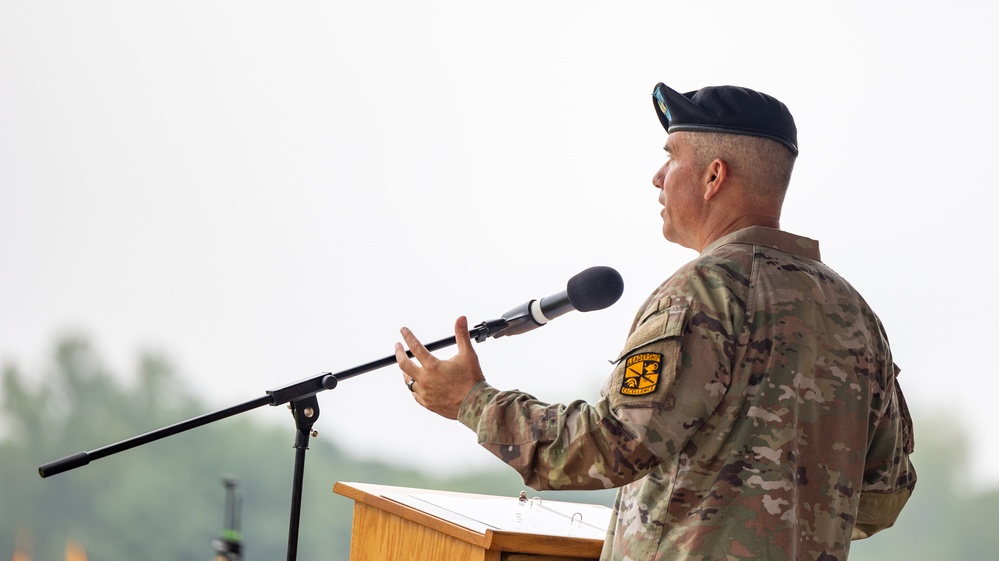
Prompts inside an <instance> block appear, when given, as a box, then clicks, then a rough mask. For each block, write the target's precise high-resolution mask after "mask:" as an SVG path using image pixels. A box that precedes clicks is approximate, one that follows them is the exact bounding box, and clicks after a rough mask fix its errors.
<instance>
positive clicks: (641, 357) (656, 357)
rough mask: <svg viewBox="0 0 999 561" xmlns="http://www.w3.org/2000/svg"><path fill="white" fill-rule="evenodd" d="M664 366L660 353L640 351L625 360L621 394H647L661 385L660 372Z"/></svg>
mask: <svg viewBox="0 0 999 561" xmlns="http://www.w3.org/2000/svg"><path fill="white" fill-rule="evenodd" d="M662 366H663V355H662V354H660V353H638V354H633V355H631V356H629V357H628V358H627V359H626V360H625V361H624V378H623V380H622V382H621V395H647V394H650V393H652V392H654V391H656V388H658V387H659V372H660V371H661V370H662Z"/></svg>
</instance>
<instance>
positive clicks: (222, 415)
mask: <svg viewBox="0 0 999 561" xmlns="http://www.w3.org/2000/svg"><path fill="white" fill-rule="evenodd" d="M507 325H508V322H507V320H504V319H497V320H490V321H486V322H483V323H480V324H479V325H476V326H475V328H473V329H471V330H469V332H468V334H469V336H471V337H472V338H473V339H475V341H476V342H478V343H481V342H483V341H485V340H486V339H487V338H489V337H490V335H494V334H496V333H498V332H501V331H502V330H503V329H505V328H506V326H507ZM456 343H457V339H456V338H455V337H453V336H452V337H449V338H447V339H441V340H440V341H434V342H433V343H429V344H427V345H424V346H425V347H426V348H427V350H428V351H435V350H438V349H443V348H444V347H449V346H451V345H454V344H456ZM406 355H407V356H409V357H410V358H412V357H413V353H412V352H411V351H406ZM394 363H395V355H392V356H387V357H385V358H382V359H379V360H375V361H372V362H369V363H367V364H362V365H360V366H355V367H354V368H351V369H348V370H344V371H342V372H339V373H336V374H332V373H330V372H323V373H321V374H318V375H316V376H313V377H312V378H306V379H305V380H300V381H298V382H295V383H293V384H289V385H287V386H284V387H280V388H277V389H273V390H268V391H267V395H265V396H261V397H258V398H257V399H253V400H250V401H247V402H245V403H241V404H239V405H235V406H233V407H229V408H226V409H220V410H218V411H215V412H213V413H208V414H206V415H201V416H199V417H194V418H192V419H188V420H186V421H182V422H180V423H176V424H173V425H169V426H166V427H163V428H160V429H157V430H154V431H151V432H147V433H145V434H141V435H138V436H135V437H132V438H129V439H126V440H122V441H120V442H117V443H115V444H111V445H108V446H104V447H102V448H98V449H96V450H91V451H90V452H80V453H78V454H73V455H71V456H66V457H65V458H61V459H59V460H55V461H52V462H49V463H47V464H43V465H41V466H39V468H38V475H40V476H42V477H43V478H45V477H49V476H52V475H56V474H59V473H63V472H66V471H69V470H72V469H76V468H78V467H83V466H85V465H87V464H89V463H90V462H92V461H94V460H99V459H101V458H105V457H107V456H111V455H113V454H117V453H119V452H124V451H125V450H130V449H132V448H135V447H138V446H142V445H143V444H148V443H150V442H154V441H156V440H160V439H163V438H166V437H169V436H173V435H175V434H179V433H182V432H185V431H188V430H191V429H193V428H196V427H200V426H203V425H207V424H209V423H214V422H215V421H220V420H222V419H226V418H228V417H232V416H234V415H238V414H240V413H245V412H247V411H250V410H253V409H256V408H258V407H262V406H264V405H271V406H277V405H281V404H283V403H287V404H288V408H289V409H291V412H292V415H293V416H294V418H295V429H296V432H295V468H294V475H293V478H292V489H291V515H290V518H289V524H288V556H287V560H288V561H295V560H296V559H297V557H298V533H299V525H300V522H301V515H302V481H303V479H304V476H305V452H306V451H307V450H308V449H309V438H310V437H312V436H316V435H317V434H318V433H317V432H315V431H314V430H313V429H312V426H313V425H314V424H315V423H316V421H317V420H318V419H319V400H318V399H317V398H316V394H318V393H319V392H322V391H325V390H332V389H333V388H335V387H337V384H338V383H339V382H340V381H342V380H346V379H348V378H353V377H354V376H358V375H360V374H364V373H365V372H370V371H372V370H376V369H379V368H383V367H385V366H389V365H391V364H394Z"/></svg>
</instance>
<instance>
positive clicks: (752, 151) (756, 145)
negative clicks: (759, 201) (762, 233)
mask: <svg viewBox="0 0 999 561" xmlns="http://www.w3.org/2000/svg"><path fill="white" fill-rule="evenodd" d="M687 138H688V140H689V143H690V146H691V147H692V148H693V151H694V158H695V162H696V164H697V166H698V167H701V168H703V167H704V166H706V165H708V163H709V162H711V160H713V159H715V158H721V159H722V160H724V162H725V163H726V164H728V167H729V170H730V171H731V173H732V174H733V175H734V176H735V177H737V178H739V179H740V181H741V183H743V184H744V185H746V187H747V189H749V192H750V194H752V195H754V196H757V197H766V198H769V199H771V200H773V201H775V202H776V203H777V204H782V203H783V201H784V195H785V193H787V187H788V185H789V184H790V183H791V171H792V170H793V169H794V161H795V156H794V154H792V153H791V151H790V150H788V149H787V147H786V146H784V145H783V144H781V143H780V142H777V141H775V140H770V139H769V138H763V137H759V136H748V135H742V134H728V133H718V132H697V133H693V132H692V133H690V134H689V135H688V137H687Z"/></svg>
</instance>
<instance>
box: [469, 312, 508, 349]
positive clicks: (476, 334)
mask: <svg viewBox="0 0 999 561" xmlns="http://www.w3.org/2000/svg"><path fill="white" fill-rule="evenodd" d="M509 325H510V323H509V322H508V321H507V320H505V319H503V318H500V319H491V320H488V321H484V322H482V323H480V324H478V325H476V326H475V327H473V328H472V330H471V331H469V333H468V334H469V335H470V336H471V337H472V338H473V339H475V342H476V343H482V342H484V341H485V340H486V339H488V338H490V337H493V336H495V335H498V334H500V333H502V332H503V330H504V329H506V328H507V327H509Z"/></svg>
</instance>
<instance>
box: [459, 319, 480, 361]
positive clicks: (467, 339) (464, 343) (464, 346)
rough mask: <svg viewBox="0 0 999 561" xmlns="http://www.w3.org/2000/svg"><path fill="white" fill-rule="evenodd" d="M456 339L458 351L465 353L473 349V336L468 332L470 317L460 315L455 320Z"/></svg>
mask: <svg viewBox="0 0 999 561" xmlns="http://www.w3.org/2000/svg"><path fill="white" fill-rule="evenodd" d="M454 339H455V341H457V343H458V352H459V353H460V354H465V353H469V352H475V351H473V350H472V337H471V336H470V335H469V333H468V318H466V317H465V316H459V317H458V319H457V320H455V322H454Z"/></svg>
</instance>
